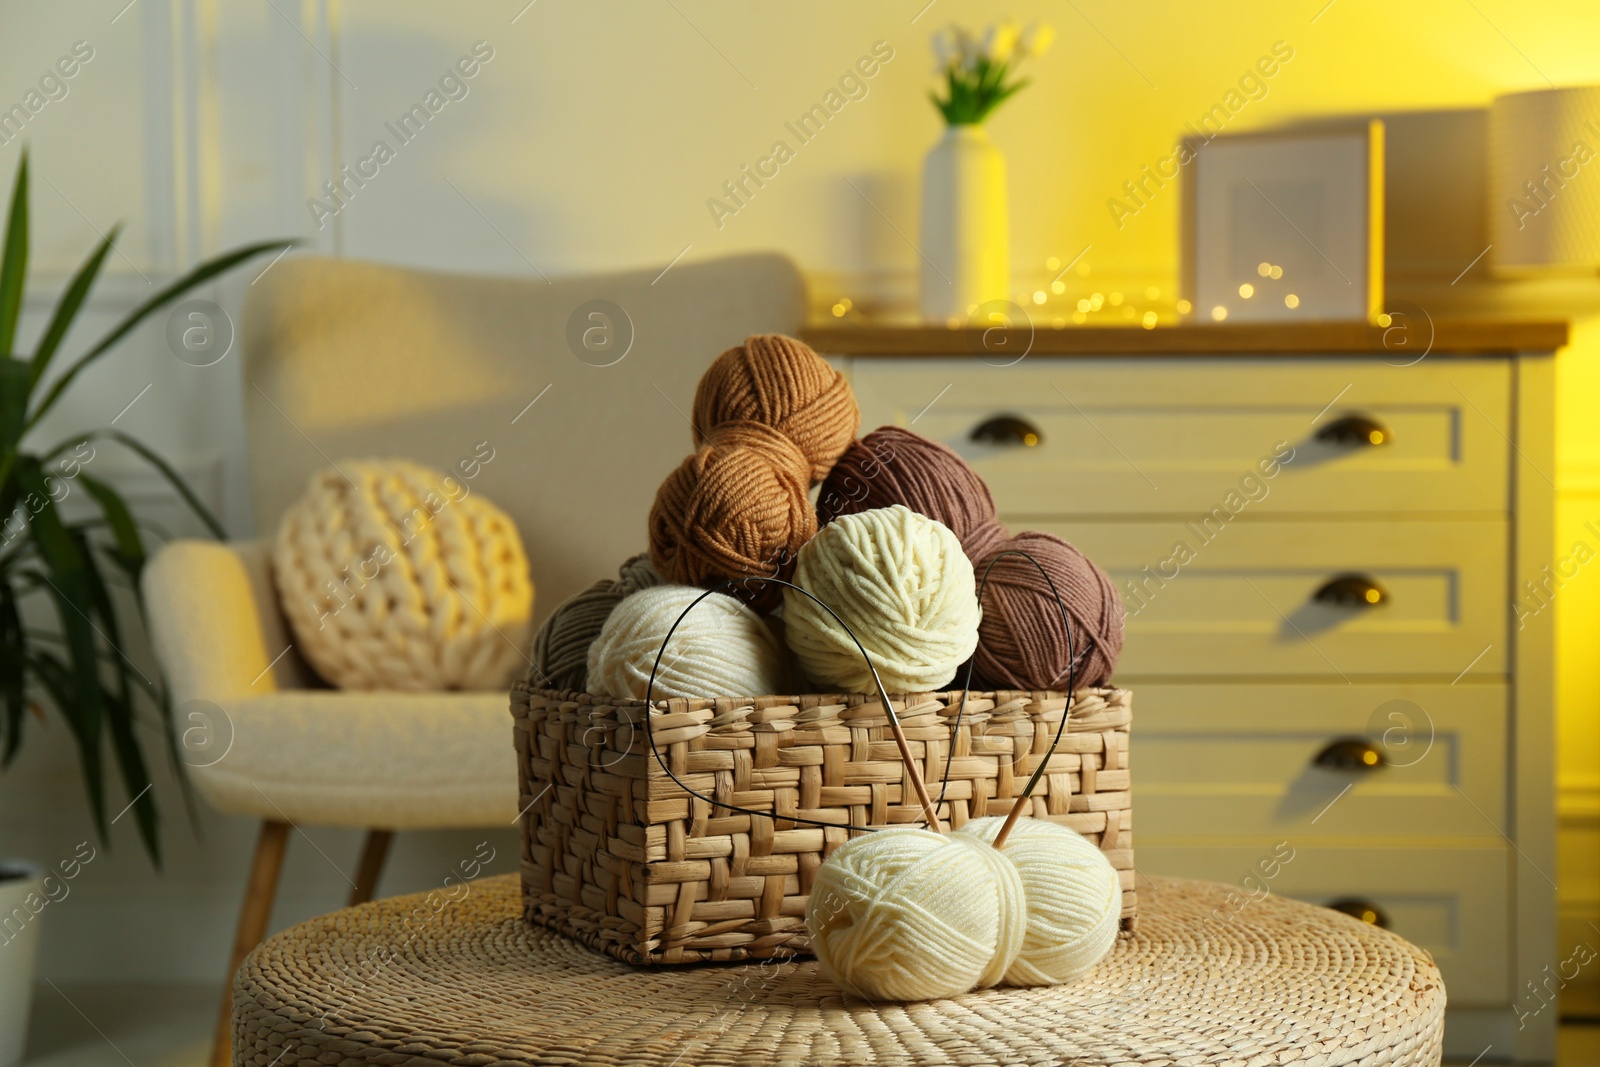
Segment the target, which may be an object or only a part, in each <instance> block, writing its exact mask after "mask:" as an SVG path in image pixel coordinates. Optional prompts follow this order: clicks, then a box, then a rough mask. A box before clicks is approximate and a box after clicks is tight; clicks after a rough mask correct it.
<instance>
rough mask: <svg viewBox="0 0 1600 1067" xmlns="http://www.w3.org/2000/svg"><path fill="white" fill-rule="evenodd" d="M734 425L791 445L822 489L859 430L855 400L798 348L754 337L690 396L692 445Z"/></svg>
mask: <svg viewBox="0 0 1600 1067" xmlns="http://www.w3.org/2000/svg"><path fill="white" fill-rule="evenodd" d="M736 420H748V421H751V422H760V423H765V424H766V425H768V426H771V427H772V428H773V429H775V430H778V431H780V432H782V433H783V434H784V436H786V437H788V438H789V440H791V441H793V442H794V443H795V444H796V445H797V446H798V447H799V449H800V451H801V452H804V453H805V456H806V462H807V463H809V464H810V479H811V481H813V482H817V481H821V480H822V478H823V476H824V475H826V474H827V473H828V469H829V468H830V467H832V466H833V462H834V460H836V459H838V458H839V453H841V452H843V451H844V450H845V449H846V448H848V447H849V445H850V442H851V441H852V440H853V439H854V438H855V436H856V430H857V429H859V428H860V426H861V412H860V410H859V409H858V408H857V407H856V397H855V393H854V392H852V391H851V389H850V383H849V382H848V381H846V380H845V377H844V375H842V374H840V373H839V372H838V371H837V370H835V369H834V368H833V367H831V366H829V365H828V361H827V360H825V359H823V358H822V357H821V356H819V355H817V354H816V353H815V352H813V351H812V350H811V346H810V345H807V344H806V343H805V342H803V341H796V340H795V339H794V338H793V337H785V336H783V335H782V334H776V333H764V334H755V335H754V336H751V337H746V338H745V339H744V344H742V345H740V346H738V347H737V348H730V349H728V350H727V351H726V352H724V353H722V355H720V356H718V357H717V358H716V360H715V361H714V362H713V363H712V364H711V366H710V367H708V368H707V369H706V372H705V374H704V375H702V376H701V378H700V384H699V385H698V386H697V387H696V388H695V391H694V443H695V445H696V446H697V447H698V446H699V445H703V444H705V435H706V434H710V433H712V432H714V431H715V430H716V428H717V427H719V426H721V425H723V424H724V423H728V422H734V421H736Z"/></svg>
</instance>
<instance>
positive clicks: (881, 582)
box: [783, 504, 983, 693]
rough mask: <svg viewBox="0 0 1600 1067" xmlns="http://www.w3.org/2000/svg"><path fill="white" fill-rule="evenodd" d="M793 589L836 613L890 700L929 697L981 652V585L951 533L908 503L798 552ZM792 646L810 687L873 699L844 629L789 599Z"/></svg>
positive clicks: (866, 516)
mask: <svg viewBox="0 0 1600 1067" xmlns="http://www.w3.org/2000/svg"><path fill="white" fill-rule="evenodd" d="M794 582H795V584H796V585H798V586H800V587H801V588H803V589H805V590H806V591H808V592H810V593H811V594H812V595H814V596H816V597H817V599H818V600H821V601H822V603H823V604H826V605H828V607H830V608H832V609H833V610H834V611H836V612H838V614H839V618H840V619H843V620H844V622H845V624H846V625H848V626H849V627H850V629H851V630H853V631H854V632H855V635H856V636H857V637H858V638H860V639H861V644H862V645H863V646H865V648H866V650H867V654H868V655H869V656H871V657H872V662H873V664H874V665H875V666H876V667H877V668H878V674H879V677H881V678H882V679H883V684H884V685H885V686H886V687H887V688H888V690H889V692H891V693H925V692H930V691H932V690H935V689H938V688H939V687H940V686H943V685H945V684H947V683H948V682H950V681H951V680H952V679H953V678H954V677H955V676H956V668H958V667H959V666H961V664H962V663H963V662H965V660H966V659H967V657H968V656H970V655H972V650H973V649H974V648H976V647H977V644H978V623H979V622H980V621H981V620H982V617H983V614H982V612H981V611H980V610H979V608H978V594H977V583H976V581H975V580H974V577H973V573H972V564H971V563H970V562H969V561H968V560H967V555H966V553H965V552H963V551H962V550H961V542H960V541H959V540H957V539H956V535H955V534H954V533H952V532H951V531H950V529H949V527H947V526H945V525H944V524H943V523H940V522H936V521H935V520H933V519H930V518H928V517H926V516H924V515H919V514H917V513H916V512H914V511H912V510H911V509H910V508H908V507H906V506H904V505H903V504H895V505H892V506H890V507H886V508H874V509H872V510H871V511H861V512H857V513H856V514H854V515H841V516H839V517H838V518H836V519H834V520H833V521H832V522H830V523H828V525H826V526H824V527H823V528H822V529H821V530H819V531H817V535H816V536H815V537H813V538H812V539H811V540H810V541H808V542H806V545H805V547H804V548H802V549H801V550H800V559H799V562H798V564H797V565H796V566H795V572H794ZM783 618H784V624H785V630H786V635H787V638H788V641H789V647H790V648H792V649H794V651H795V655H796V656H798V657H799V659H800V666H801V668H802V669H804V670H805V672H806V674H807V676H809V677H810V678H811V679H812V681H814V682H818V683H820V684H822V685H826V686H835V687H838V688H840V689H842V690H844V691H846V692H857V693H860V692H867V691H869V690H870V689H871V688H872V673H871V672H870V671H869V670H868V669H867V665H866V663H865V662H863V661H862V659H861V652H860V650H859V649H857V648H856V643H855V642H854V641H852V640H851V639H850V635H849V634H848V633H846V632H845V630H844V628H843V627H841V626H840V625H839V622H838V621H837V620H835V619H834V617H833V616H832V615H830V614H828V612H826V611H824V610H823V609H822V607H821V606H820V605H819V604H817V602H816V601H814V600H812V599H811V597H808V596H805V595H804V594H801V593H797V592H795V591H794V590H793V589H785V590H784V591H783Z"/></svg>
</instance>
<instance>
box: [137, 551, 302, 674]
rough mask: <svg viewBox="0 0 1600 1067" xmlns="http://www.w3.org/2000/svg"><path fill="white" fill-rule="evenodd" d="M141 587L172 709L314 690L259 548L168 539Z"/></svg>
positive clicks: (146, 568) (153, 643)
mask: <svg viewBox="0 0 1600 1067" xmlns="http://www.w3.org/2000/svg"><path fill="white" fill-rule="evenodd" d="M140 584H141V586H142V588H143V590H144V597H145V602H146V605H147V608H148V610H149V614H150V640H151V643H152V645H153V646H154V648H155V653H156V659H157V660H158V661H159V662H160V664H161V669H162V671H163V673H164V674H165V675H166V678H167V683H168V685H170V686H171V689H172V698H173V702H174V703H175V704H182V703H183V702H185V701H188V700H208V701H211V702H213V703H222V702H224V701H232V700H237V699H240V698H243V697H251V696H261V695H263V694H266V693H273V692H277V691H278V690H280V689H296V688H306V687H308V686H311V685H315V684H316V683H315V682H314V681H313V678H312V675H311V673H310V671H309V670H307V668H306V667H305V664H304V663H303V662H302V661H301V660H300V658H299V655H298V654H297V653H295V652H294V651H293V649H292V642H291V639H290V636H289V630H288V625H287V624H286V622H285V621H284V618H283V616H282V614H281V613H280V612H279V611H278V599H277V594H276V592H275V590H274V589H273V585H272V571H271V563H270V559H269V557H268V554H267V547H266V546H265V545H263V544H260V543H257V542H250V541H242V542H235V543H230V544H221V543H218V542H215V541H173V542H171V543H170V544H168V545H166V546H165V547H163V548H162V549H161V550H160V551H159V552H157V553H156V554H155V556H154V557H152V558H151V560H150V562H149V563H148V564H146V566H145V570H144V576H143V578H142V580H141V583H140Z"/></svg>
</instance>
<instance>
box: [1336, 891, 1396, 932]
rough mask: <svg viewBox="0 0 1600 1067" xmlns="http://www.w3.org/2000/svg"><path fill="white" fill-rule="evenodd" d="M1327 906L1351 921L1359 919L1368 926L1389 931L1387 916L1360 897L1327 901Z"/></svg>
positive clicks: (1374, 905) (1380, 909) (1370, 902)
mask: <svg viewBox="0 0 1600 1067" xmlns="http://www.w3.org/2000/svg"><path fill="white" fill-rule="evenodd" d="M1327 906H1328V907H1329V908H1332V909H1333V910H1334V911H1337V912H1341V913H1342V914H1345V915H1348V916H1350V918H1352V919H1360V920H1361V921H1362V922H1364V923H1367V924H1368V925H1371V926H1376V927H1378V928H1379V929H1380V930H1387V929H1389V916H1388V915H1386V914H1384V911H1383V909H1382V908H1380V907H1378V906H1377V905H1376V904H1374V903H1373V902H1372V901H1370V900H1362V899H1361V898H1360V897H1340V898H1339V899H1338V900H1334V901H1329V903H1328V905H1327Z"/></svg>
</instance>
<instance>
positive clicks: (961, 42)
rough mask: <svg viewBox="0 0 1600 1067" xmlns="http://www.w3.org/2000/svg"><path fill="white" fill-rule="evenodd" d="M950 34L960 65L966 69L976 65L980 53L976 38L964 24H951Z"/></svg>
mask: <svg viewBox="0 0 1600 1067" xmlns="http://www.w3.org/2000/svg"><path fill="white" fill-rule="evenodd" d="M950 34H951V36H952V37H954V38H955V44H956V52H957V54H958V55H960V57H961V65H962V66H963V67H966V68H967V69H968V70H971V69H972V68H973V67H975V66H977V64H978V57H979V56H980V55H981V54H982V49H981V48H980V47H979V45H978V39H977V38H976V37H973V36H972V34H971V33H970V32H969V31H968V30H967V29H966V27H964V26H956V25H951V27H950Z"/></svg>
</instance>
